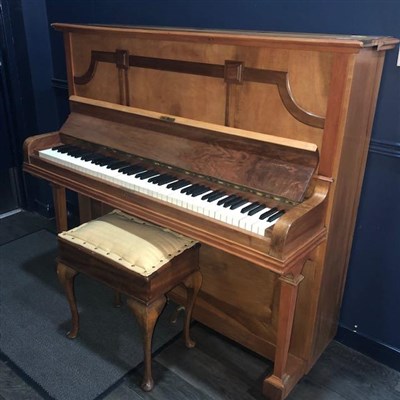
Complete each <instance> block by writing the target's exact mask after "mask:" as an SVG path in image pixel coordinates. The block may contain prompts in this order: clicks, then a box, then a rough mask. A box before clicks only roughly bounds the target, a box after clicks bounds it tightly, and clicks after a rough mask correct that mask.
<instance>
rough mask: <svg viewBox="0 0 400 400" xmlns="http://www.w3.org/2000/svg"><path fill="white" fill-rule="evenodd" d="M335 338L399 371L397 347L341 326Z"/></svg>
mask: <svg viewBox="0 0 400 400" xmlns="http://www.w3.org/2000/svg"><path fill="white" fill-rule="evenodd" d="M335 340H337V341H338V342H340V343H343V344H344V345H346V346H348V347H351V348H353V349H354V350H357V351H359V352H360V353H363V354H365V355H367V356H369V357H371V358H373V359H374V360H376V361H378V362H380V363H382V364H385V365H387V366H388V367H390V368H393V369H395V370H397V371H400V350H398V349H395V348H393V347H390V346H387V345H385V344H383V343H379V342H376V341H374V340H372V339H370V338H368V337H366V336H363V335H360V334H359V333H358V332H353V331H352V330H350V329H347V328H345V327H343V326H339V328H338V331H337V334H336V337H335Z"/></svg>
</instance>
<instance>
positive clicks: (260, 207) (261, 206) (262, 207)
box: [247, 204, 266, 215]
mask: <svg viewBox="0 0 400 400" xmlns="http://www.w3.org/2000/svg"><path fill="white" fill-rule="evenodd" d="M265 208H266V207H265V206H264V205H262V204H260V205H259V206H258V207H256V208H253V209H252V210H250V211H249V212H248V214H247V215H254V214H257V213H258V212H260V211H262V210H264V209H265Z"/></svg>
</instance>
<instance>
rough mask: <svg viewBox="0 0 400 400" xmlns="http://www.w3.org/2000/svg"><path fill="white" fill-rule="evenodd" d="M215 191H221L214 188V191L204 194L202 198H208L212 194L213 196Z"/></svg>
mask: <svg viewBox="0 0 400 400" xmlns="http://www.w3.org/2000/svg"><path fill="white" fill-rule="evenodd" d="M215 193H220V192H219V191H218V190H214V191H213V192H210V193H207V194H205V195H204V196H202V197H201V199H202V200H207V199H208V198H209V197H210V196H212V195H213V194H215Z"/></svg>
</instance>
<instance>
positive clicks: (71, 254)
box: [57, 210, 202, 391]
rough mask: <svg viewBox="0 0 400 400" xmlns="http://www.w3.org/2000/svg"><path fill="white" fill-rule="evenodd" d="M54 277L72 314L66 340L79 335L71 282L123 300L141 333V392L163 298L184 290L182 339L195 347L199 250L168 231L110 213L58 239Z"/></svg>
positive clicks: (147, 382) (147, 385)
mask: <svg viewBox="0 0 400 400" xmlns="http://www.w3.org/2000/svg"><path fill="white" fill-rule="evenodd" d="M58 244H59V257H58V265H57V273H58V277H59V279H60V282H61V283H62V285H63V286H64V289H65V291H66V295H67V299H68V302H69V306H70V309H71V314H72V328H71V330H70V332H69V333H68V337H69V338H75V337H76V336H77V334H78V330H79V315H78V310H77V306H76V300H75V295H74V287H73V284H74V278H75V276H76V275H77V274H78V272H82V273H84V274H86V275H88V276H90V277H92V278H94V279H97V280H98V281H100V282H102V283H104V284H106V285H108V286H110V287H111V288H113V289H115V290H116V291H118V292H120V293H123V294H125V295H126V296H127V304H128V306H129V307H130V309H131V310H132V311H133V313H134V314H135V316H136V318H137V320H138V322H139V324H140V326H141V329H142V333H143V344H144V358H145V360H144V366H145V373H144V378H143V383H142V388H143V390H146V391H149V390H151V389H152V388H153V379H152V373H151V341H152V336H153V331H154V326H155V323H156V321H157V319H158V317H159V315H160V314H161V311H162V309H163V308H164V305H165V302H166V293H167V292H169V291H170V290H172V289H173V288H174V287H175V286H177V285H179V284H183V285H184V286H185V287H186V289H187V302H186V307H185V309H186V314H185V324H184V332H183V334H184V339H185V343H186V346H187V347H193V346H194V342H193V341H192V340H191V339H190V336H189V325H190V319H191V313H192V309H193V305H194V302H195V298H196V296H197V293H198V291H199V289H200V286H201V280H202V279H201V274H200V272H199V262H198V259H199V247H200V244H199V243H198V242H196V241H195V240H193V239H190V238H187V237H185V236H182V235H179V234H177V233H175V232H172V231H170V230H168V229H163V228H161V227H159V226H156V225H153V224H151V223H148V222H145V221H143V220H141V219H138V218H135V217H132V216H129V215H127V214H125V213H123V212H121V211H118V210H114V211H113V212H111V213H109V214H107V215H105V216H103V217H101V218H98V219H96V220H93V221H90V222H88V223H85V224H83V225H81V226H79V227H77V228H74V229H71V230H69V231H66V232H62V233H60V234H59V235H58Z"/></svg>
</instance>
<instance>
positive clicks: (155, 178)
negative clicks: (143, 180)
mask: <svg viewBox="0 0 400 400" xmlns="http://www.w3.org/2000/svg"><path fill="white" fill-rule="evenodd" d="M165 175H166V174H160V175H157V176H153V178H150V179H149V182H150V183H157V181H158V180H159V179H162V178H164V176H165Z"/></svg>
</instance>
